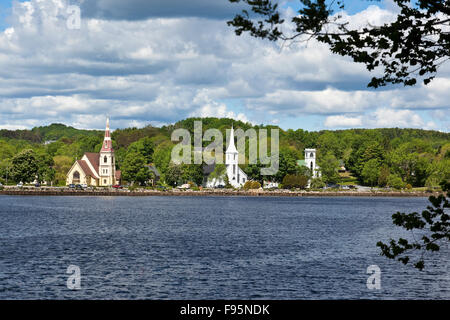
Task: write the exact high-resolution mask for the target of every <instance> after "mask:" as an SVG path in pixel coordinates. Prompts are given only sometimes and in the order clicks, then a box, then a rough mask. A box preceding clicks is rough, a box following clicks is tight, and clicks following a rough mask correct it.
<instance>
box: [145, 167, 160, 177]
mask: <svg viewBox="0 0 450 320" xmlns="http://www.w3.org/2000/svg"><path fill="white" fill-rule="evenodd" d="M146 167H147V168H148V169H149V170H150V171H152V172H153V173H154V174H155V177H160V176H161V174H160V173H159V171H158V169H157V168H156V167H155V166H153V165H148V166H146Z"/></svg>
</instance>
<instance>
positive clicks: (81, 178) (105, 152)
mask: <svg viewBox="0 0 450 320" xmlns="http://www.w3.org/2000/svg"><path fill="white" fill-rule="evenodd" d="M120 178H121V173H120V170H116V159H115V156H114V149H113V147H112V141H111V133H110V130H109V118H108V119H107V120H106V129H105V138H104V140H103V144H102V148H101V150H100V152H99V153H94V152H86V153H85V154H84V155H83V157H82V158H81V159H80V160H76V161H75V163H74V164H73V165H72V167H71V168H70V170H69V172H68V173H67V176H66V185H69V184H86V185H89V186H105V187H106V186H112V185H115V184H119V183H120Z"/></svg>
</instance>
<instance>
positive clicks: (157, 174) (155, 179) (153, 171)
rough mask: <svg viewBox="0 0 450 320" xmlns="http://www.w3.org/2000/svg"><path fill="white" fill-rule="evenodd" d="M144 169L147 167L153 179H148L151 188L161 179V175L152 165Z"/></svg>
mask: <svg viewBox="0 0 450 320" xmlns="http://www.w3.org/2000/svg"><path fill="white" fill-rule="evenodd" d="M145 167H147V168H148V170H150V172H152V173H153V176H154V177H153V178H152V179H150V180H149V181H148V182H149V183H150V184H151V185H152V186H154V185H156V184H157V183H158V181H159V180H160V179H161V174H160V173H159V171H158V169H157V168H156V167H155V165H154V164H153V163H152V164H149V165H147V166H145Z"/></svg>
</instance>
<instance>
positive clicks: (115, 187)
mask: <svg viewBox="0 0 450 320" xmlns="http://www.w3.org/2000/svg"><path fill="white" fill-rule="evenodd" d="M112 187H113V188H114V189H123V187H122V186H121V185H120V184H115V185H113V186H112Z"/></svg>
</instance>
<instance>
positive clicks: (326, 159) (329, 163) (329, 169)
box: [318, 152, 339, 183]
mask: <svg viewBox="0 0 450 320" xmlns="http://www.w3.org/2000/svg"><path fill="white" fill-rule="evenodd" d="M318 163H319V167H320V172H321V173H322V180H323V181H324V182H325V183H337V182H338V181H339V173H338V169H339V160H337V159H336V157H335V156H334V155H333V154H332V153H331V152H328V153H327V154H325V155H324V156H323V157H319V161H318Z"/></svg>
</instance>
